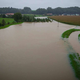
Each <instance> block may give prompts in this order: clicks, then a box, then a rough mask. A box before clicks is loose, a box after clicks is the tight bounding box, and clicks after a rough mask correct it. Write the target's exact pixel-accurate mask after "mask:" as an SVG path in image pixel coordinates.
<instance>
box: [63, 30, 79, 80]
mask: <svg viewBox="0 0 80 80" xmlns="http://www.w3.org/2000/svg"><path fill="white" fill-rule="evenodd" d="M75 31H80V29H69V30H67V31H65V32H64V33H63V34H62V38H69V36H70V34H71V33H72V32H75ZM79 37H80V34H79V35H78V39H79ZM69 45H70V44H69ZM68 47H69V46H68ZM69 59H70V64H71V66H72V67H73V69H74V72H75V76H76V77H77V78H78V79H79V80H80V55H79V53H76V52H74V51H73V52H69Z"/></svg>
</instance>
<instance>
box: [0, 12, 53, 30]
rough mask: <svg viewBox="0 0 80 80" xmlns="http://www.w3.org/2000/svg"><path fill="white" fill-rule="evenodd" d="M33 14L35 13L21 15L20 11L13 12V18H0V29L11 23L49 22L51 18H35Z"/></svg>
mask: <svg viewBox="0 0 80 80" xmlns="http://www.w3.org/2000/svg"><path fill="white" fill-rule="evenodd" d="M35 16H36V15H23V16H22V15H21V13H15V14H14V16H13V18H0V29H3V28H6V27H9V26H10V25H13V24H20V23H23V22H51V19H49V18H45V19H40V18H37V19H35ZM37 16H38V15H37ZM39 16H40V15H39Z"/></svg>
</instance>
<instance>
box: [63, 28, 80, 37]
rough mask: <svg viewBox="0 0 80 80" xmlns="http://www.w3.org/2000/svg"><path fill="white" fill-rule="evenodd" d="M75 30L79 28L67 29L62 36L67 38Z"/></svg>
mask: <svg viewBox="0 0 80 80" xmlns="http://www.w3.org/2000/svg"><path fill="white" fill-rule="evenodd" d="M75 31H80V29H69V30H67V31H65V32H64V33H63V34H62V38H69V36H70V34H71V33H72V32H75Z"/></svg>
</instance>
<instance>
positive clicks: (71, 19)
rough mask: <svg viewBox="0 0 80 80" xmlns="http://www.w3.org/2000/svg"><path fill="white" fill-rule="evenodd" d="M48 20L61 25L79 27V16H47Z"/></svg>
mask: <svg viewBox="0 0 80 80" xmlns="http://www.w3.org/2000/svg"><path fill="white" fill-rule="evenodd" d="M49 18H51V19H53V20H56V21H59V22H61V23H66V24H70V25H77V26H80V16H49Z"/></svg>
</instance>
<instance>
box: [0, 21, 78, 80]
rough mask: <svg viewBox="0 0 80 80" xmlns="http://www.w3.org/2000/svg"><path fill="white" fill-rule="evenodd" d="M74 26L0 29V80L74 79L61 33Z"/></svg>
mask: <svg viewBox="0 0 80 80" xmlns="http://www.w3.org/2000/svg"><path fill="white" fill-rule="evenodd" d="M72 27H74V26H71V25H65V24H61V23H57V22H55V21H53V22H48V23H47V22H45V23H40V22H39V23H22V24H19V25H12V26H10V27H8V28H6V29H1V30H0V80H77V79H76V78H75V74H74V71H73V69H72V67H71V65H70V62H69V59H68V52H67V50H66V47H65V44H64V41H63V40H62V39H61V34H62V33H63V32H64V31H65V30H68V29H70V28H72Z"/></svg>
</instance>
